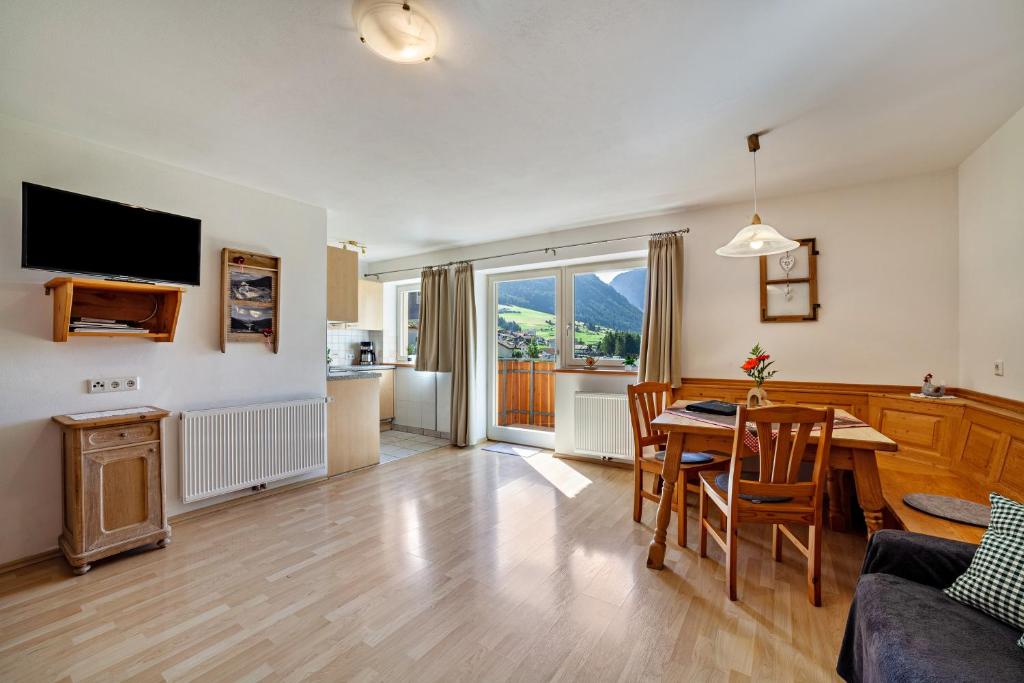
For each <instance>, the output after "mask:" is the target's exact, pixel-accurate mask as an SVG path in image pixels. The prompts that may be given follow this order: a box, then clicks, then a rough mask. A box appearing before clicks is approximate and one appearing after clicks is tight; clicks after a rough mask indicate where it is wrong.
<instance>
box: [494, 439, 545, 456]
mask: <svg viewBox="0 0 1024 683" xmlns="http://www.w3.org/2000/svg"><path fill="white" fill-rule="evenodd" d="M481 450H484V451H493V452H494V453H504V454H505V455H518V456H519V457H520V458H529V457H530V456H531V455H537V454H538V453H540V451H541V449H539V448H534V447H533V446H519V445H516V444H514V443H505V442H504V441H498V442H495V443H489V444H487V445H486V446H484V447H483V448H482V449H481Z"/></svg>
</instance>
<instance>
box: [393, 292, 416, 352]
mask: <svg viewBox="0 0 1024 683" xmlns="http://www.w3.org/2000/svg"><path fill="white" fill-rule="evenodd" d="M419 331H420V287H419V285H406V286H405V287H399V288H398V355H399V356H415V355H416V350H417V349H418V348H419Z"/></svg>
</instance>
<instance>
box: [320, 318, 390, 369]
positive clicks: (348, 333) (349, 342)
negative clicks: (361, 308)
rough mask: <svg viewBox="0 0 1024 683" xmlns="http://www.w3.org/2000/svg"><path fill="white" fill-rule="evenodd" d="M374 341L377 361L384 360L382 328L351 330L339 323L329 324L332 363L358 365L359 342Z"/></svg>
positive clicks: (328, 344) (328, 337) (328, 346)
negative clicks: (338, 324)
mask: <svg viewBox="0 0 1024 683" xmlns="http://www.w3.org/2000/svg"><path fill="white" fill-rule="evenodd" d="M363 341H372V342H373V350H374V351H376V352H377V362H381V361H383V360H384V346H383V342H384V333H382V332H381V331H380V330H350V329H344V328H342V327H340V326H337V325H328V326H327V348H329V349H330V350H331V364H332V365H358V364H359V342H363Z"/></svg>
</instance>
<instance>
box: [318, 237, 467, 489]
mask: <svg viewBox="0 0 1024 683" xmlns="http://www.w3.org/2000/svg"><path fill="white" fill-rule="evenodd" d="M385 308H386V307H385V301H384V286H383V285H382V284H381V283H379V282H376V281H373V280H367V279H362V278H360V277H359V254H358V253H357V252H356V251H354V250H352V249H347V248H340V247H327V330H326V348H327V353H326V363H327V395H328V398H329V402H328V405H327V436H328V448H327V450H328V453H327V474H328V476H335V475H339V474H344V473H346V472H351V471H354V470H357V469H361V468H363V467H370V466H373V465H378V464H384V463H389V462H393V461H396V460H400V459H403V458H407V457H409V456H412V455H416V454H419V453H423V452H426V451H429V450H433V449H435V448H439V447H442V446H446V445H448V422H449V417H448V416H449V399H448V396H449V395H450V375H449V374H448V373H433V372H416V370H415V369H414V368H413V363H412V362H410V361H408V360H407V358H406V357H403V358H402V359H394V358H390V359H384V358H381V357H380V354H383V353H384V351H383V349H384V348H385V344H384V336H385V334H386V331H387V333H390V334H394V329H395V324H396V322H395V321H386V320H385ZM386 323H390V324H386Z"/></svg>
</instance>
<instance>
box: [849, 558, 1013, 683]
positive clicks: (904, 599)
mask: <svg viewBox="0 0 1024 683" xmlns="http://www.w3.org/2000/svg"><path fill="white" fill-rule="evenodd" d="M1018 635H1020V634H1019V633H1018V631H1017V630H1016V629H1014V628H1013V627H1011V626H1007V625H1006V624H1003V623H1002V622H1000V621H997V620H995V619H993V618H991V617H989V616H988V615H986V614H984V613H983V612H980V611H978V610H976V609H973V608H971V607H967V606H966V605H962V604H960V603H958V602H956V601H955V600H952V599H950V598H948V597H946V596H945V595H944V594H943V592H942V590H941V589H939V588H935V587H932V586H926V585H923V584H920V583H915V582H913V581H909V580H907V579H903V578H900V577H898V576H892V575H891V574H865V575H864V576H861V577H860V581H859V582H858V584H857V590H856V592H855V593H854V599H853V604H852V605H851V606H850V618H849V620H848V621H847V623H846V637H845V638H844V640H843V648H842V651H841V652H840V655H839V662H838V665H837V667H836V670H837V671H838V673H839V675H840V676H842V677H843V678H844V679H845V680H847V681H857V682H863V683H882V682H883V681H886V682H887V681H901V682H904V683H940V682H945V681H990V682H992V683H994V682H995V681H1021V680H1024V655H1022V653H1021V651H1020V650H1019V649H1018V648H1017V647H1016V645H1015V644H1014V642H1015V641H1016V639H1017V636H1018Z"/></svg>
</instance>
